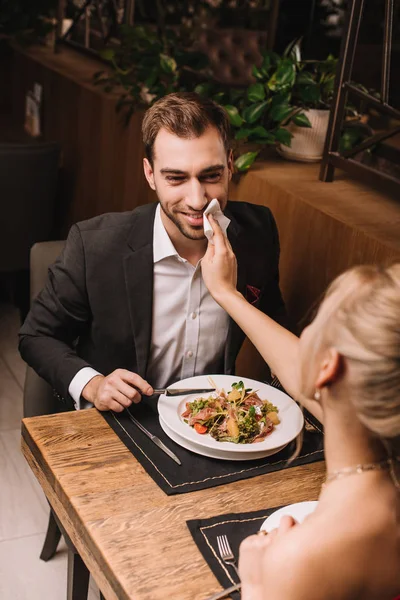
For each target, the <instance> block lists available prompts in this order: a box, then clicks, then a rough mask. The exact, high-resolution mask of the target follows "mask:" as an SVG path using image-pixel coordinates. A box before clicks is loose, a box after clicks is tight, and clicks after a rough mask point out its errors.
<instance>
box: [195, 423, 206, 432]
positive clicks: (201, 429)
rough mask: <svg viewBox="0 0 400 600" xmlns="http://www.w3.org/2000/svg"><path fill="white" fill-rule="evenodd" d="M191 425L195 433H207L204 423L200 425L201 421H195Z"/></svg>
mask: <svg viewBox="0 0 400 600" xmlns="http://www.w3.org/2000/svg"><path fill="white" fill-rule="evenodd" d="M193 427H194V429H195V430H196V431H197V433H207V427H206V426H205V425H202V424H201V423H195V424H194V425H193Z"/></svg>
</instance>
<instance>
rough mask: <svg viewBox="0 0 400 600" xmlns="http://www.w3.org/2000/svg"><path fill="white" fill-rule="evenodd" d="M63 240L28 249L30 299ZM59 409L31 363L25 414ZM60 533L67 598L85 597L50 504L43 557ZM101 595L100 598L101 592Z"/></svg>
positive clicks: (76, 561)
mask: <svg viewBox="0 0 400 600" xmlns="http://www.w3.org/2000/svg"><path fill="white" fill-rule="evenodd" d="M64 244H65V242H64V241H54V242H42V243H38V244H34V245H33V246H32V250H31V253H30V290H31V299H33V298H34V297H35V296H36V295H37V294H38V293H39V292H40V291H41V290H42V289H43V287H44V285H45V283H46V279H47V271H48V267H49V265H50V264H52V263H53V262H54V261H55V260H56V258H57V257H58V255H59V254H60V253H61V251H62V249H63V247H64ZM60 410H67V407H64V406H61V404H60V402H59V400H57V398H56V397H55V395H54V392H53V390H52V389H51V387H50V385H49V384H48V383H46V381H44V379H42V378H41V377H39V375H37V374H36V373H35V371H34V370H33V369H32V368H31V367H27V369H26V378H25V387H24V417H35V416H39V415H48V414H53V413H57V412H60ZM61 535H63V536H64V538H65V541H66V543H67V547H68V577H67V600H86V599H87V596H88V589H89V575H90V574H89V571H88V569H87V567H86V565H85V563H84V562H83V560H82V559H81V557H80V555H79V554H78V552H77V551H76V549H75V547H74V545H73V544H72V542H71V540H70V539H69V538H68V536H67V535H66V533H65V532H64V531H63V528H62V526H61V524H60V523H59V521H58V519H57V517H56V515H55V514H54V512H53V510H52V509H51V508H50V516H49V523H48V526H47V532H46V537H45V541H44V544H43V548H42V552H41V554H40V558H41V559H42V560H44V561H46V562H47V561H48V560H50V559H51V558H52V557H53V556H54V554H55V553H56V551H57V546H58V544H59V541H60V538H61ZM100 599H103V596H102V595H101V594H100Z"/></svg>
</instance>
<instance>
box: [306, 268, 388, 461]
mask: <svg viewBox="0 0 400 600" xmlns="http://www.w3.org/2000/svg"><path fill="white" fill-rule="evenodd" d="M333 294H337V296H338V298H337V301H336V302H333V304H332V307H331V309H330V310H329V311H328V313H327V315H326V317H325V320H324V323H323V326H322V327H321V332H320V340H319V343H318V346H319V347H321V345H326V346H331V347H334V348H335V349H336V350H337V351H338V352H339V354H340V355H342V356H343V357H344V358H345V360H346V361H347V364H348V369H349V379H348V385H349V388H350V389H349V393H350V400H351V402H352V403H353V406H354V408H355V410H356V412H357V415H358V417H359V419H360V422H361V423H363V425H364V426H365V427H366V428H367V429H368V430H369V431H371V432H372V433H373V434H375V435H376V436H377V437H379V438H381V440H382V442H383V443H384V444H385V446H386V447H387V448H389V449H390V450H391V452H392V453H394V454H399V450H400V448H399V441H400V263H398V264H393V265H392V266H390V267H387V268H383V267H378V266H359V267H354V268H353V269H350V270H349V271H346V272H345V273H343V274H342V275H340V276H339V277H338V278H337V279H335V280H334V281H333V283H332V284H331V285H330V286H329V288H328V290H327V292H326V295H325V298H328V297H330V296H332V295H333Z"/></svg>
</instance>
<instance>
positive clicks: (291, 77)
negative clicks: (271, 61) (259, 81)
mask: <svg viewBox="0 0 400 600" xmlns="http://www.w3.org/2000/svg"><path fill="white" fill-rule="evenodd" d="M295 79H296V69H295V66H294V63H293V61H292V60H291V59H290V58H285V59H283V60H282V61H281V63H280V65H279V67H278V69H277V70H276V72H275V73H274V74H273V75H272V77H271V78H270V80H269V81H268V87H269V89H270V90H271V91H279V90H281V89H284V88H289V87H292V86H293V85H294V82H295Z"/></svg>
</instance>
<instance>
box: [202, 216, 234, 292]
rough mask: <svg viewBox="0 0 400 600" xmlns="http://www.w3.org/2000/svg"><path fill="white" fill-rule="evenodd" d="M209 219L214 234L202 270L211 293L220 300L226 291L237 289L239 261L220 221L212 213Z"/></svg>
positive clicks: (203, 260) (203, 259)
mask: <svg viewBox="0 0 400 600" xmlns="http://www.w3.org/2000/svg"><path fill="white" fill-rule="evenodd" d="M208 220H209V222H210V225H211V227H212V230H213V232H214V236H213V239H212V241H209V242H208V247H207V251H206V253H205V255H204V257H203V258H202V261H201V272H202V275H203V280H204V282H205V284H206V286H207V288H208V290H209V292H210V294H211V295H212V296H213V297H214V299H215V300H216V301H217V302H219V301H220V300H221V299H222V298H223V297H224V295H225V294H226V293H229V292H235V291H236V284H237V262H236V257H235V255H234V253H233V250H232V247H231V245H230V243H229V240H228V239H227V238H226V237H225V236H224V234H223V233H222V230H221V228H220V226H219V223H218V222H217V221H216V220H215V219H214V217H213V216H212V215H208Z"/></svg>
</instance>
